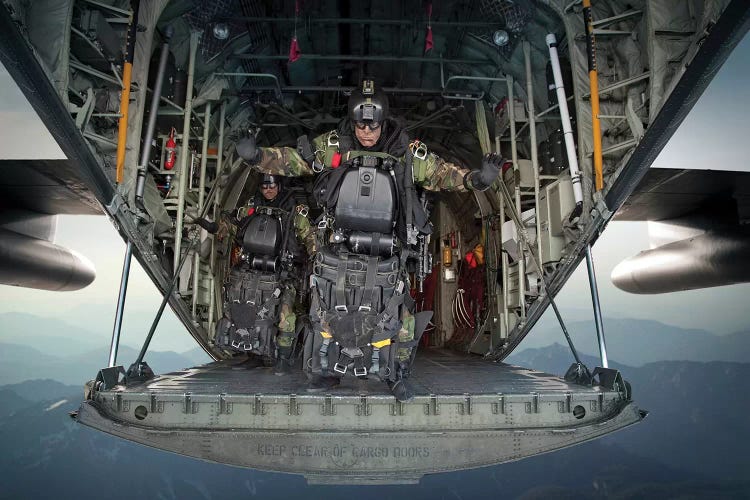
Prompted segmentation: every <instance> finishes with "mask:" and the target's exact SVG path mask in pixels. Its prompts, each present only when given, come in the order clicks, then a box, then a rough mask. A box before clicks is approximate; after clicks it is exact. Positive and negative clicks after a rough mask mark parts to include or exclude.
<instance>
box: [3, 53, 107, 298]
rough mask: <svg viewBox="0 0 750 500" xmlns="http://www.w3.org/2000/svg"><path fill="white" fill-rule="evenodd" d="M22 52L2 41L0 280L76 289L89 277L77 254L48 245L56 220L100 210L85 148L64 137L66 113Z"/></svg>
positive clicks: (71, 137)
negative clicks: (21, 54) (82, 157)
mask: <svg viewBox="0 0 750 500" xmlns="http://www.w3.org/2000/svg"><path fill="white" fill-rule="evenodd" d="M9 41H10V40H9ZM22 49H24V47H22V46H18V45H15V46H14V45H13V44H12V43H8V44H3V52H4V54H3V55H5V56H8V57H7V58H6V57H4V58H3V61H4V62H5V64H8V65H9V66H10V67H9V68H6V67H5V66H3V65H0V95H2V97H3V104H2V106H1V107H0V120H1V121H2V136H3V139H2V142H0V144H1V145H2V147H0V149H1V151H0V169H1V170H0V171H2V174H3V175H2V177H1V178H0V283H2V284H6V285H14V286H22V287H30V288H39V289H44V290H78V289H80V288H83V287H85V286H87V285H88V284H90V283H91V282H92V281H93V280H94V278H95V276H96V272H95V269H94V267H93V265H92V264H91V263H90V262H89V261H88V259H86V258H85V257H84V256H82V255H79V254H77V253H76V252H74V251H72V250H70V249H68V248H64V247H62V246H60V245H56V244H54V243H53V240H54V236H55V230H56V222H57V220H56V216H57V215H58V214H102V213H103V209H102V207H101V204H100V202H99V201H98V200H97V198H96V195H95V193H94V191H93V190H92V188H91V187H90V186H91V185H96V183H93V184H92V182H91V178H90V175H87V174H88V172H87V169H86V168H85V163H86V162H85V161H81V153H82V150H81V149H77V148H82V147H83V148H87V147H88V146H86V144H85V143H83V142H82V137H80V136H79V137H76V136H75V134H70V133H65V127H63V126H61V125H62V123H63V122H64V121H65V120H71V118H70V114H69V113H68V112H67V111H66V110H65V108H64V107H62V106H61V103H60V99H59V98H58V97H57V96H56V95H55V93H54V89H50V88H51V85H50V82H49V79H48V78H47V76H46V75H44V73H41V74H37V73H39V72H38V71H37V72H36V73H35V71H34V70H35V69H38V67H37V66H36V65H22V64H20V63H19V61H21V60H22V59H21V58H19V57H18V55H19V52H18V51H19V50H22ZM11 73H12V74H13V76H11ZM21 87H22V88H24V89H26V90H27V92H26V93H27V95H28V97H29V99H30V100H31V101H34V102H33V103H30V102H29V101H27V97H25V96H24V93H23V92H22V91H21ZM32 104H34V107H33V108H32ZM35 109H36V111H35ZM19 129H20V130H19ZM71 141H72V142H71ZM79 141H80V142H81V144H77V143H78V142H79ZM95 168H96V170H99V167H98V165H97V166H96V167H95ZM99 185H100V186H105V184H103V183H100V184H99Z"/></svg>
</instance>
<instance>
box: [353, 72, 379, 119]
mask: <svg viewBox="0 0 750 500" xmlns="http://www.w3.org/2000/svg"><path fill="white" fill-rule="evenodd" d="M387 117H388V96H386V95H385V94H384V93H383V91H382V90H380V89H376V88H375V82H374V81H372V80H363V81H362V85H360V87H359V88H358V89H356V90H354V91H353V92H352V95H351V96H350V97H349V119H350V120H351V121H352V123H356V122H378V123H380V122H382V121H383V120H385V119H386V118H387Z"/></svg>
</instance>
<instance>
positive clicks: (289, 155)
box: [237, 136, 313, 177]
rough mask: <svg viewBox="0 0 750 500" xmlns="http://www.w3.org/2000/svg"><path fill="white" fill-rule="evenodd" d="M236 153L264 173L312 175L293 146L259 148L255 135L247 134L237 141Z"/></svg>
mask: <svg viewBox="0 0 750 500" xmlns="http://www.w3.org/2000/svg"><path fill="white" fill-rule="evenodd" d="M237 154H238V155H239V156H240V157H241V158H242V159H244V160H245V161H247V162H248V163H249V164H250V165H252V166H253V168H255V169H256V170H258V171H260V172H263V173H264V174H274V175H282V176H286V177H300V176H304V175H313V171H312V169H311V168H310V166H309V165H308V164H307V162H306V161H305V160H304V159H303V158H302V156H301V155H300V154H299V153H298V152H297V150H296V149H295V148H288V147H283V148H261V147H258V146H257V145H256V144H255V137H253V136H249V137H245V138H244V139H241V140H240V141H239V142H238V143H237Z"/></svg>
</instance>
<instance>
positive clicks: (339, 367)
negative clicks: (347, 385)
mask: <svg viewBox="0 0 750 500" xmlns="http://www.w3.org/2000/svg"><path fill="white" fill-rule="evenodd" d="M347 368H348V367H347V366H346V365H340V364H338V363H336V364H335V365H333V371H335V372H336V373H340V374H341V375H344V374H346V369H347ZM355 374H356V370H355Z"/></svg>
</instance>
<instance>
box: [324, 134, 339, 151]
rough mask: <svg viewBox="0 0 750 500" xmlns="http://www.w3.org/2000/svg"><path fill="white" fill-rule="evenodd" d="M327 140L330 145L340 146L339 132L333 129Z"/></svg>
mask: <svg viewBox="0 0 750 500" xmlns="http://www.w3.org/2000/svg"><path fill="white" fill-rule="evenodd" d="M326 142H327V143H328V147H339V134H337V133H336V131H335V130H331V133H330V134H328V137H327V138H326Z"/></svg>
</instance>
